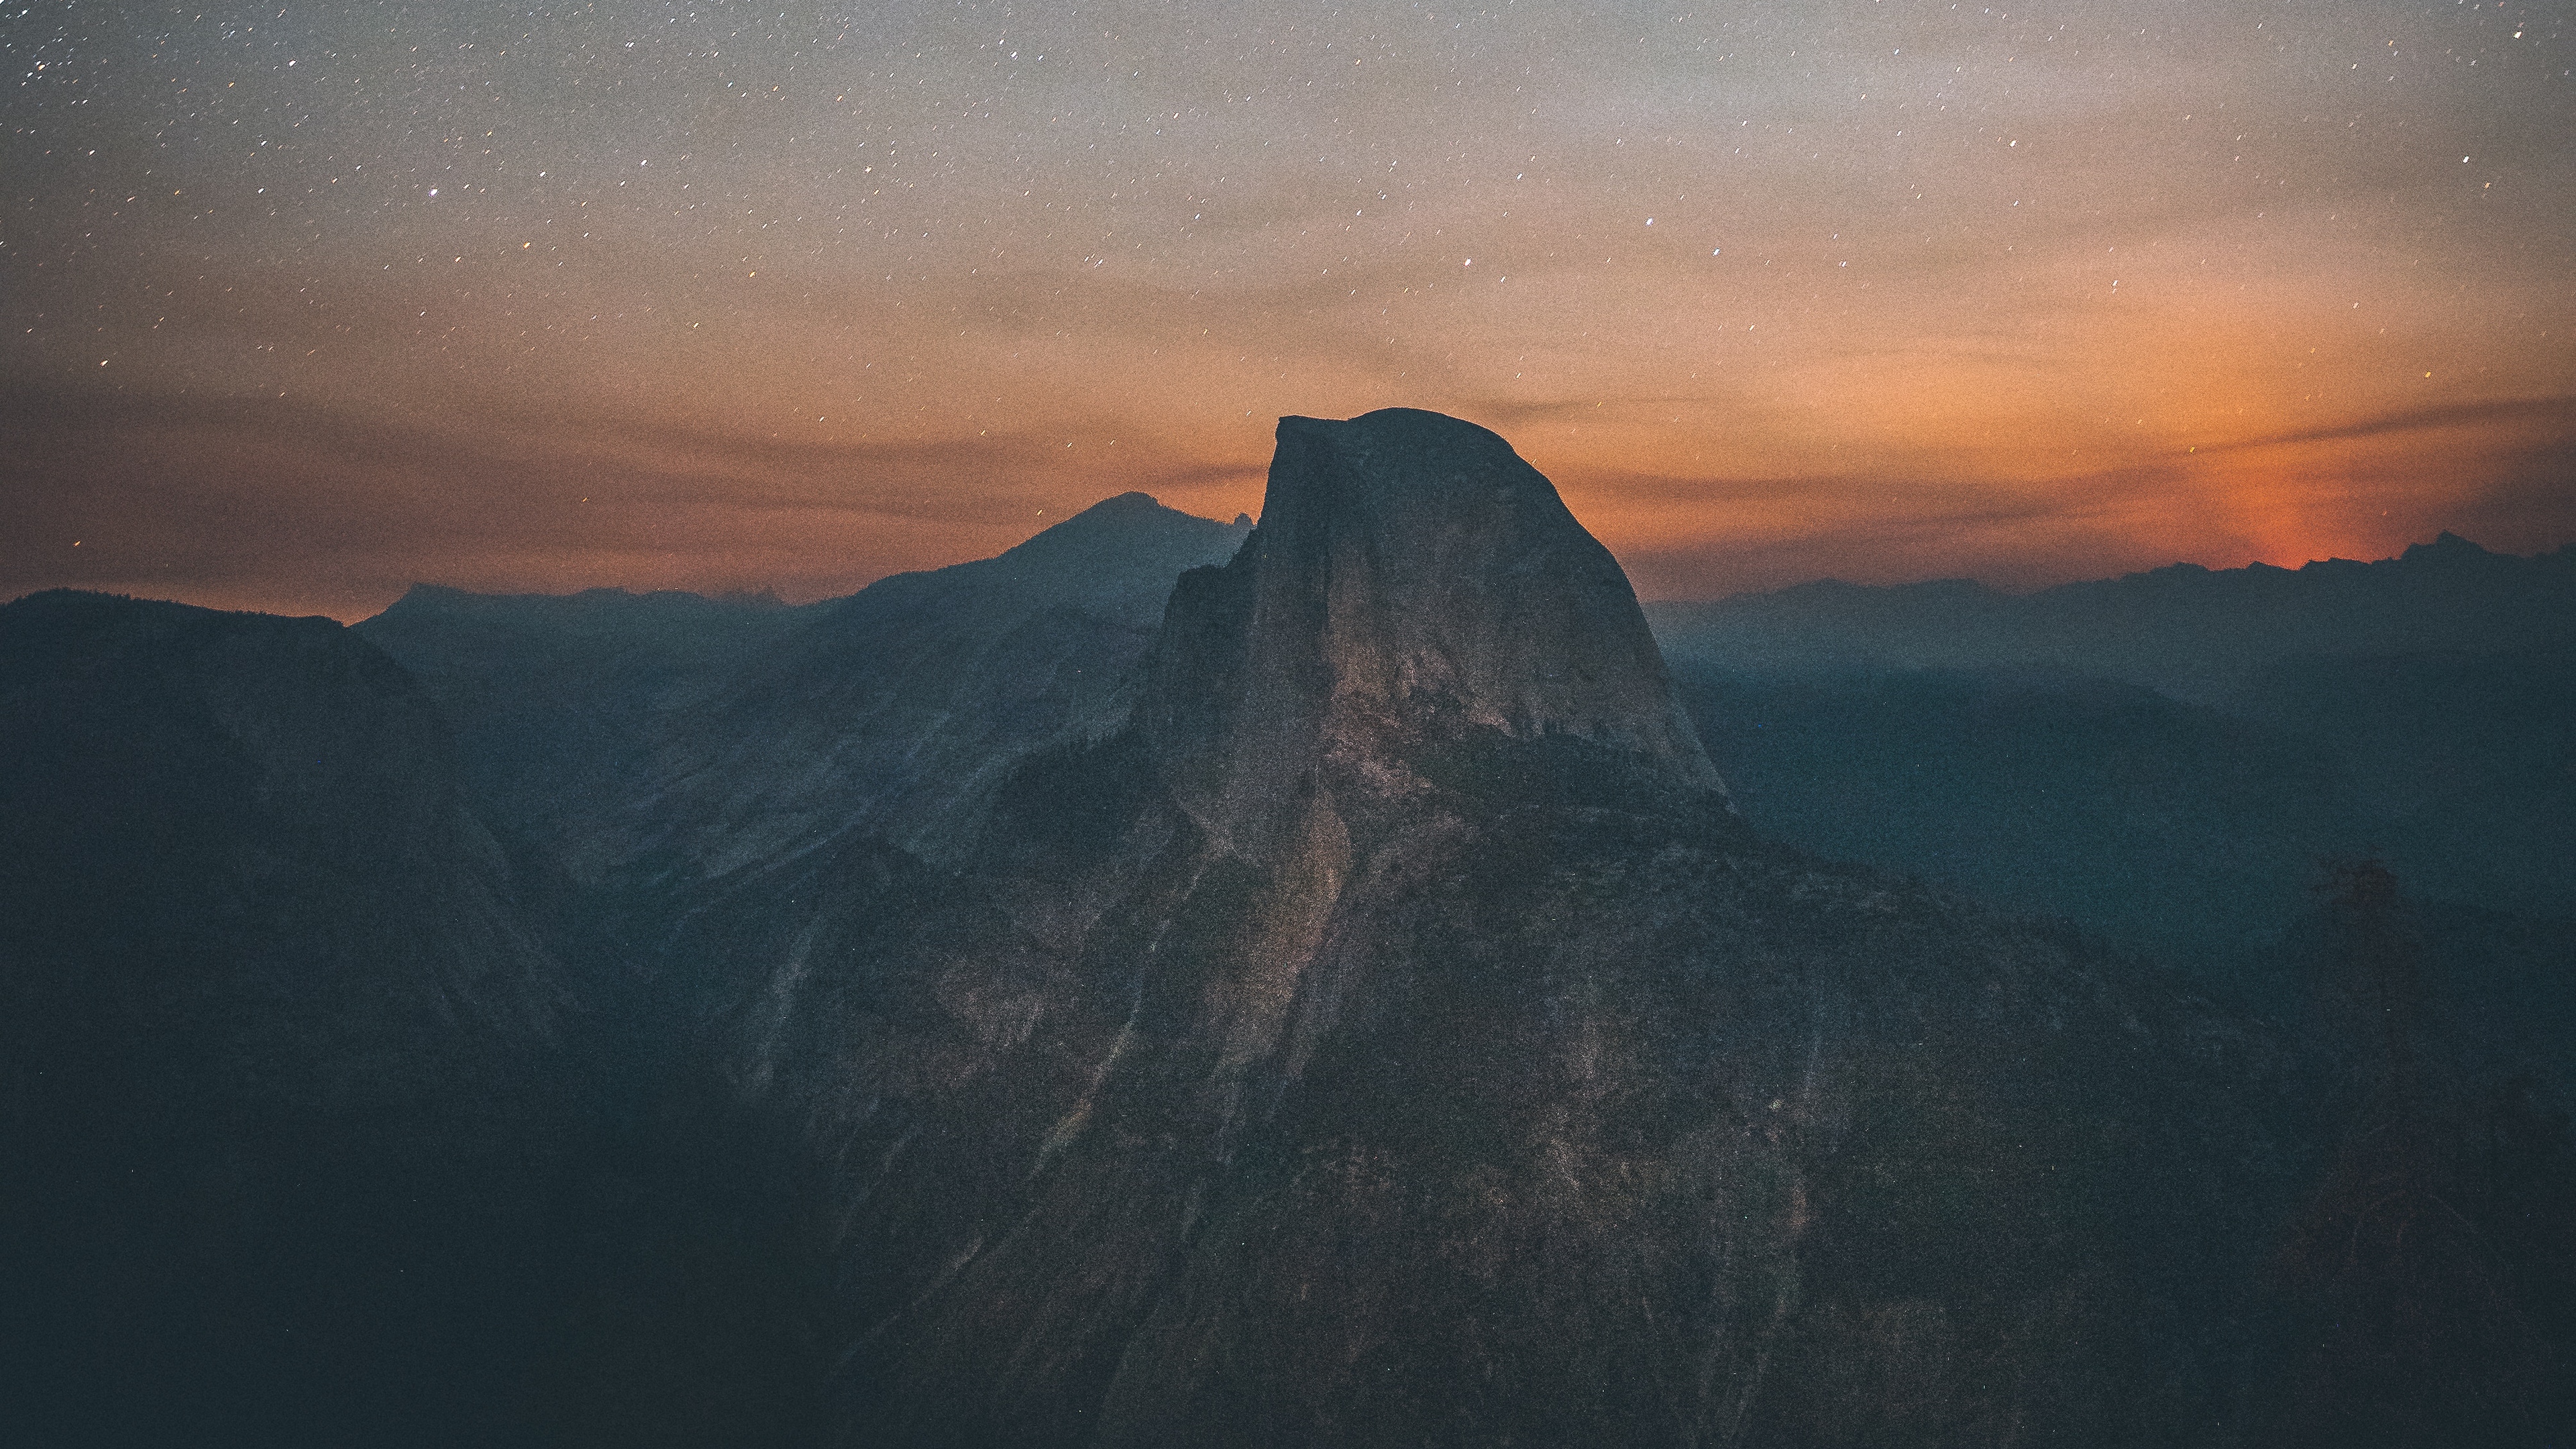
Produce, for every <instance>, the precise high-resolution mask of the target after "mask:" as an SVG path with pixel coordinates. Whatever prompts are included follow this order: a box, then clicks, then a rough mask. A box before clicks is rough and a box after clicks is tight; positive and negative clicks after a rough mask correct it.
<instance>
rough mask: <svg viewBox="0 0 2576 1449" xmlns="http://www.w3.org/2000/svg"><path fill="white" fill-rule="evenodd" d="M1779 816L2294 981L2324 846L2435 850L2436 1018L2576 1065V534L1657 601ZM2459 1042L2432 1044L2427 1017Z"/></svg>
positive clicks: (2481, 1059) (2427, 973) (1771, 824)
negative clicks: (2507, 545)
mask: <svg viewBox="0 0 2576 1449" xmlns="http://www.w3.org/2000/svg"><path fill="white" fill-rule="evenodd" d="M1648 615H1649V618H1650V619H1652V620H1653V621H1654V623H1655V626H1656V628H1657V630H1658V635H1659V638H1660V640H1661V643H1662V645H1663V647H1664V649H1665V651H1666V654H1667V657H1668V658H1669V659H1670V660H1671V661H1672V665H1673V668H1674V670H1675V673H1676V676H1677V679H1678V681H1679V683H1680V686H1681V690H1682V694H1683V697H1684V699H1685V700H1686V701H1687V702H1688V703H1689V704H1690V706H1691V707H1692V709H1693V711H1694V712H1695V714H1696V715H1697V716H1698V718H1699V719H1700V720H1701V722H1702V724H1703V727H1704V728H1705V729H1706V730H1707V731H1708V732H1709V739H1710V745H1711V748H1712V749H1713V750H1715V751H1716V752H1717V753H1718V754H1719V756H1720V757H1721V758H1723V759H1724V760H1726V761H1727V768H1728V773H1729V778H1730V783H1731V784H1732V785H1733V786H1734V789H1735V799H1736V802H1737V806H1738V808H1739V809H1740V810H1742V812H1743V813H1744V815H1745V817H1746V819H1747V820H1748V821H1750V822H1751V823H1752V824H1753V825H1754V826H1755V827H1756V828H1757V829H1758V830H1760V831H1762V832H1763V833H1764V834H1766V835H1772V836H1775V837H1777V838H1780V839H1783V840H1787V841H1791V842H1794V843H1796V844H1799V845H1802V846H1805V847H1806V848H1808V849H1811V850H1814V851H1816V852H1818V853H1820V854H1825V855H1830V856H1833V857H1835V858H1838V859H1848V860H1860V861H1866V862H1869V863H1870V864H1873V865H1877V866H1880V867H1883V868H1886V869H1890V870H1897V871H1903V872H1907V873H1910V874H1919V875H1922V876H1924V877H1926V878H1928V879H1932V880H1935V881H1939V882H1942V883H1944V884H1947V885H1952V886H1955V887H1958V888H1961V889H1964V890H1967V891H1969V892H1971V893H1974V894H1976V895H1978V896H1980V897H1982V898H1984V899H1987V900H1991V901H1994V902H1996V903H1998V904H2002V905H2006V906H2008V907H2011V908H2013V909H2016V910H2022V911H2029V912H2033V913H2038V914H2045V915H2051V916H2059V917H2064V918H2067V919H2070V920H2073V921H2075V922H2077V923H2079V924H2081V925H2082V926H2083V927H2084V928H2085V929H2087V930H2089V931H2094V932H2098V933H2101V934H2102V935H2104V936H2105V937H2107V938H2108V939H2111V940H2113V941H2115V942H2118V943H2120V944H2122V945H2124V946H2127V947H2130V948H2132V949H2137V950H2142V951H2146V952H2149V953H2152V954H2154V955H2156V956H2158V957H2159V958H2161V959H2166V960H2170V961H2173V962H2176V963H2178V964H2181V965H2184V966H2186V967H2187V968H2188V969H2190V970H2191V971H2193V972H2195V973H2196V974H2198V975H2199V976H2200V978H2201V979H2203V980H2206V981H2209V982H2211V983H2213V984H2214V985H2218V986H2222V987H2223V988H2224V989H2225V990H2227V991H2229V992H2230V993H2232V994H2235V995H2238V996H2240V997H2241V998H2243V999H2247V1000H2250V1001H2255V1002H2259V1003H2261V1004H2262V1006H2263V1008H2264V1009H2266V1010H2267V1011H2271V1012H2274V1013H2294V1012H2295V1011H2297V1010H2298V1009H2299V1008H2300V1007H2301V1006H2302V1005H2303V1004H2304V1002H2305V1001H2306V999H2307V995H2308V992H2309V988H2310V986H2311V985H2312V982H2311V980H2310V978H2311V977H2312V976H2313V969H2312V968H2313V964H2314V963H2313V959H2312V958H2313V957H2315V955H2316V954H2317V953H2318V952H2319V951H2320V950H2323V949H2325V944H2326V939H2327V937H2328V936H2330V935H2331V931H2330V930H2329V929H2328V922H2327V921H2326V919H2325V914H2326V913H2325V912H2324V911H2323V909H2322V896H2321V894H2320V892H2321V888H2322V887H2323V885H2324V883H2325V882H2326V880H2327V878H2328V871H2327V869H2326V868H2325V865H2324V863H2326V862H2332V861H2338V860H2341V861H2352V860H2357V859H2362V858H2373V857H2375V858H2377V859H2380V860H2383V861H2385V862H2386V863H2387V864H2388V865H2389V866H2390V867H2391V868H2392V869H2393V870H2394V872H2395V873H2396V876H2397V877H2398V879H2399V880H2400V881H2401V882H2402V883H2403V886H2404V892H2405V898H2406V901H2407V904H2406V907H2405V912H2404V913H2405V916H2406V918H2407V923H2408V930H2409V932H2410V934H2411V935H2412V936H2413V937H2414V938H2415V940H2416V941H2417V943H2418V945H2419V947H2420V949H2421V952H2422V955H2423V958H2424V960H2423V976H2424V979H2425V981H2426V983H2427V989H2428V990H2429V991H2430V992H2431V993H2432V998H2433V1001H2434V1003H2435V1005H2434V1006H2433V1007H2432V1008H2431V1009H2429V1010H2428V1012H2427V1020H2428V1022H2429V1023H2431V1024H2432V1025H2431V1029H2432V1031H2433V1033H2434V1035H2435V1036H2436V1037H2438V1038H2439V1043H2438V1050H2439V1053H2440V1054H2441V1055H2443V1056H2444V1057H2446V1058H2447V1059H2449V1060H2451V1061H2452V1062H2453V1063H2454V1064H2455V1067H2456V1070H2457V1071H2458V1072H2459V1073H2460V1074H2461V1075H2462V1076H2463V1078H2464V1079H2467V1080H2478V1081H2486V1082H2490V1083H2492V1082H2501V1081H2504V1080H2507V1079H2510V1078H2511V1077H2513V1076H2514V1075H2516V1074H2518V1073H2537V1074H2538V1075H2539V1076H2540V1077H2541V1078H2542V1079H2544V1080H2545V1081H2546V1082H2547V1083H2548V1084H2549V1085H2550V1087H2551V1090H2552V1092H2553V1093H2554V1094H2555V1095H2556V1096H2557V1097H2558V1098H2559V1099H2560V1100H2562V1101H2564V1100H2566V1099H2567V1096H2568V1093H2569V1092H2570V1091H2571V1089H2576V1078H2571V1076H2570V1075H2569V1072H2570V1067H2571V1063H2576V1056H2571V1054H2570V1053H2569V1052H2568V1051H2567V1049H2566V1046H2565V1043H2566V1042H2567V1041H2568V1040H2570V1038H2571V1036H2576V984H2571V983H2570V981H2569V980H2568V978H2567V974H2566V972H2565V970H2564V965H2563V963H2564V962H2565V961H2566V960H2567V959H2568V957H2569V955H2570V953H2571V952H2576V548H2562V549H2560V550H2558V551H2556V552H2554V553H2548V554H2542V555H2539V556H2537V557H2530V558H2521V557H2515V556H2512V555H2508V554H2497V553H2490V552H2488V551H2487V550H2485V549H2481V548H2479V547H2478V546H2477V545H2475V544H2472V543H2469V542H2468V541H2466V540H2464V539H2461V538H2458V537H2456V536H2454V535H2449V534H2445V535H2443V536H2442V537H2441V538H2440V539H2438V540H2437V541H2435V542H2433V543H2429V544H2419V545H2416V546H2414V547H2411V548H2409V549H2407V550H2406V551H2405V553H2404V554H2403V556H2401V557H2398V558H2392V559H2382V560H2380V561H2378V562H2375V563H2367V564H2365V563H2356V562H2352V561H2349V560H2329V561H2325V562H2319V563H2312V564H2309V565H2307V566H2306V567H2304V568H2300V569H2295V570H2293V569H2277V568H2269V567H2266V566H2263V565H2259V564H2258V565H2253V566H2250V567H2247V568H2243V569H2232V570H2223V571H2211V570H2207V569H2201V568H2197V567H2190V566H2184V565H2177V566H2174V567H2171V568H2164V569H2157V570H2154V571H2153V572H2150V573H2143V574H2133V575H2130V576H2128V577H2125V578H2118V579H2105V580H2099V581H2094V582H2089V583H2081V584H2069V585H2065V586H2063V587H2059V588H2054V589H2048V590H2043V591H2041V592H2039V593H2035V594H2030V595H2024V596H2013V595H2006V594H2001V593H1997V592H1995V591H1992V590H1989V589H1984V588H1981V587H1979V586H1977V585H1975V584H1972V583H1968V582H1966V581H1960V580H1953V581H1947V582H1936V583H1929V584H1911V585H1901V586H1895V587H1886V588H1864V587H1858V586H1854V585H1848V584H1836V583H1824V584H1811V585H1804V586H1801V587H1798V588H1794V589H1786V590H1781V591H1779V592H1776V593H1769V594H1758V595H1746V596H1741V597H1737V598H1732V599H1726V600H1720V601H1718V602H1715V603H1706V604H1662V605H1649V606H1648ZM2431 1049H2433V1048H2432V1047H2431V1046H2428V1050H2431Z"/></svg>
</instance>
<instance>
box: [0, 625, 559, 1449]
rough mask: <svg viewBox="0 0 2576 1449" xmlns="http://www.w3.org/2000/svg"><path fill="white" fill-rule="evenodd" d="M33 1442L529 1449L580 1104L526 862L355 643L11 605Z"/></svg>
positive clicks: (6, 734) (12, 1352)
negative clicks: (554, 1237)
mask: <svg viewBox="0 0 2576 1449" xmlns="http://www.w3.org/2000/svg"><path fill="white" fill-rule="evenodd" d="M0 740H5V741H6V742H7V743H6V747H5V748H0V1003H5V1010H0V1181H5V1182H6V1184H7V1186H6V1189H5V1191H0V1282H5V1283H6V1284H7V1285H8V1286H7V1288H6V1290H5V1296H6V1297H7V1299H8V1302H9V1308H8V1311H7V1312H6V1313H0V1357H5V1359H6V1360H7V1363H8V1368H7V1369H6V1370H5V1371H0V1377H5V1379H6V1381H7V1385H8V1387H7V1389H6V1397H7V1399H8V1402H9V1408H8V1410H7V1416H8V1419H9V1422H10V1428H11V1436H12V1437H13V1438H16V1439H19V1440H20V1441H21V1442H26V1443H48V1444H85V1443H112V1444H141V1443H242V1444H250V1443H270V1444H286V1443H331V1442H340V1443H356V1442H366V1443H378V1444H396V1443H455V1442H461V1441H473V1442H483V1443H503V1442H514V1441H516V1440H517V1439H518V1438H519V1437H520V1430H521V1429H522V1427H523V1425H524V1420H525V1415H526V1407H527V1406H526V1402H525V1395H524V1393H523V1388H524V1383H525V1373H526V1369H527V1366H528V1364H529V1363H530V1362H531V1361H532V1360H533V1359H534V1357H535V1356H536V1354H537V1352H538V1349H539V1346H540V1344H541V1342H542V1340H543V1338H544V1336H545V1325H544V1323H543V1322H542V1314H541V1312H540V1309H541V1306H542V1303H543V1301H544V1299H545V1296H546V1284H547V1281H548V1278H549V1274H550V1273H551V1271H552V1269H551V1266H550V1263H549V1254H548V1252H547V1250H546V1235H545V1233H544V1231H543V1230H544V1226H545V1220H546V1216H547V1213H548V1210H549V1208H550V1206H551V1205H552V1202H553V1200H554V1197H555V1194H556V1192H557V1190H558V1188H559V1187H560V1185H561V1175H560V1174H561V1168H562V1161H563V1153H564V1150H565V1145H566V1138H567V1137H568V1136H569V1135H571V1134H573V1133H575V1132H576V1131H577V1130H578V1124H579V1119H580V1116H581V1105H580V1101H579V1098H580V1096H581V1093H580V1091H579V1089H578V1086H577V1084H576V1083H574V1082H573V1081H571V1080H570V1079H569V1078H570V1076H571V1068H570V1066H569V1064H568V1063H567V1061H566V1059H565V1040H564V1031H563V1026H564V1016H565V1007H566V991H565V986H564V983H563V980H562V979H561V972H560V970H559V968H558V967H557V965H556V962H555V958H554V957H553V956H552V954H551V953H550V952H549V951H548V949H547V948H546V946H545V944H544V943H543V942H542V941H541V939H540V937H539V933H538V932H537V931H536V929H535V928H534V927H533V926H532V924H531V921H530V917H529V914H528V912H527V911H526V909H525V906H526V904H527V900H526V895H527V891H528V888H529V883H530V876H529V874H528V872H527V871H526V870H525V868H524V866H523V865H522V864H521V863H517V862H514V861H513V860H511V859H510V858H509V857H508V856H507V855H506V854H505V852H504V851H503V850H502V848H501V847H500V846H499V845H498V844H497V843H496V842H495V840H494V838H493V836H492V835H491V834H490V833H489V832H488V831H486V830H485V828H484V827H483V825H482V824H481V823H480V821H479V820H478V819H477V818H476V816H475V815H474V813H473V812H472V810H471V809H470V808H469V805H468V800H467V794H466V791H465V790H464V789H463V787H462V785H461V781H460V771H459V768H458V765H457V761H456V759H455V756H454V753H453V750H452V747H451V745H450V742H449V738H448V734H447V730H446V728H445V726H444V725H443V724H442V722H441V721H440V719H439V717H438V714H437V711H436V710H435V709H434V708H433V707H432V705H431V703H430V701H429V699H428V697H427V696H426V695H425V694H424V693H423V692H422V691H421V689H420V687H419V686H418V685H417V684H416V683H415V682H414V681H413V680H412V679H411V678H410V677H409V676H408V675H406V674H405V673H404V672H403V671H402V670H401V669H400V668H398V667H396V666H395V665H394V664H393V663H391V662H390V661H388V660H387V659H386V658H385V657H384V656H383V655H382V654H380V653H378V652H377V651H376V650H375V649H373V648H371V647H369V646H368V645H366V644H365V643H363V642H361V641H359V640H357V639H356V638H354V637H352V636H351V635H350V634H349V633H348V631H346V630H344V629H342V628H341V627H340V626H339V625H337V624H334V623H332V622H331V621H330V620H327V619H280V618H272V617H268V616H264V615H250V614H222V613H216V612H213V611H210V610H205V609H194V608H188V607H185V606H182V605H177V604H162V603H146V602H139V601H136V600H131V599H123V598H111V597H107V596H103V595H96V594H75V593H62V592H57V593H48V594H38V595H33V596H30V597H28V598H24V599H20V600H18V601H17V602H15V603H12V604H9V605H7V606H6V607H0Z"/></svg>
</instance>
